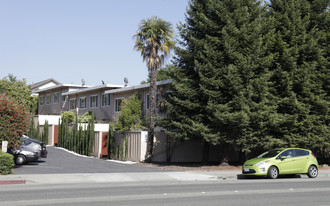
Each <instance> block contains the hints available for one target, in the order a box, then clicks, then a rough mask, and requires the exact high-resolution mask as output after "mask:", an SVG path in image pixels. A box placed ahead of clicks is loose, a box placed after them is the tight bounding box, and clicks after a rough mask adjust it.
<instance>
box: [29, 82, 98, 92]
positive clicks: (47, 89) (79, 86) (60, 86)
mask: <svg viewBox="0 0 330 206" xmlns="http://www.w3.org/2000/svg"><path fill="white" fill-rule="evenodd" d="M64 87H78V88H86V87H87V88H89V87H92V86H88V85H84V86H83V85H80V84H59V85H56V86H52V87H47V88H44V89H40V90H36V91H34V93H40V92H45V91H49V90H53V89H58V88H64Z"/></svg>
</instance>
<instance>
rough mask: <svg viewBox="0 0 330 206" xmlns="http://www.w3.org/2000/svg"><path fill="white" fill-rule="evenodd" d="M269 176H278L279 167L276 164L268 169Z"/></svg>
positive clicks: (272, 177) (273, 177)
mask: <svg viewBox="0 0 330 206" xmlns="http://www.w3.org/2000/svg"><path fill="white" fill-rule="evenodd" d="M267 176H268V177H269V178H271V179H276V178H277V177H278V169H277V167H275V166H271V167H270V168H269V169H268V174H267Z"/></svg>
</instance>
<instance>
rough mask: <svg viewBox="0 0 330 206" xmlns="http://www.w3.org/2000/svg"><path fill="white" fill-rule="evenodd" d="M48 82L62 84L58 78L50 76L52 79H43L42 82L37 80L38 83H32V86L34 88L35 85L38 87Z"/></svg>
mask: <svg viewBox="0 0 330 206" xmlns="http://www.w3.org/2000/svg"><path fill="white" fill-rule="evenodd" d="M47 82H54V83H55V84H57V85H59V84H61V82H59V81H56V80H55V79H53V78H50V79H46V80H43V81H41V82H37V83H33V84H30V86H31V88H34V87H38V86H40V85H43V84H45V83H47Z"/></svg>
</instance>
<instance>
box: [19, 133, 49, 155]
mask: <svg viewBox="0 0 330 206" xmlns="http://www.w3.org/2000/svg"><path fill="white" fill-rule="evenodd" d="M21 140H23V141H22V143H21V144H20V148H22V149H28V150H31V151H37V152H38V155H39V157H41V158H47V149H46V145H45V143H43V142H40V141H38V140H35V139H31V138H29V137H28V136H25V135H23V136H22V137H21Z"/></svg>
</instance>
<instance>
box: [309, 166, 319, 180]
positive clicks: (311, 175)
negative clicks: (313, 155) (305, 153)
mask: <svg viewBox="0 0 330 206" xmlns="http://www.w3.org/2000/svg"><path fill="white" fill-rule="evenodd" d="M318 173H319V172H318V170H317V167H316V166H315V165H311V166H309V168H308V173H307V176H308V177H309V178H315V177H317V175H318Z"/></svg>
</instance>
